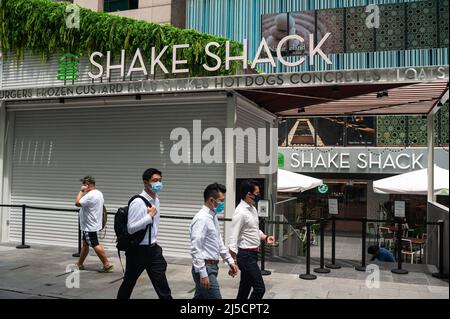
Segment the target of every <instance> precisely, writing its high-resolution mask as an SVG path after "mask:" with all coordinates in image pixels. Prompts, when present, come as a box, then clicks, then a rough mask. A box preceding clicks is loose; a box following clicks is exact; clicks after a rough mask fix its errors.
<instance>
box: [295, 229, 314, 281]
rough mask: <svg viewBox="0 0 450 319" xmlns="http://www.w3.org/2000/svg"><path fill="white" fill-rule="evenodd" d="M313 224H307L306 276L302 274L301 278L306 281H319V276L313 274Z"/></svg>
mask: <svg viewBox="0 0 450 319" xmlns="http://www.w3.org/2000/svg"><path fill="white" fill-rule="evenodd" d="M310 246H311V224H310V223H309V222H307V223H306V274H301V275H300V276H299V277H300V278H301V279H304V280H314V279H317V276H316V275H314V274H311V269H310V267H311V251H310Z"/></svg>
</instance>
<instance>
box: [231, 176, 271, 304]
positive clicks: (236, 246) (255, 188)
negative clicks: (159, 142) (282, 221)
mask: <svg viewBox="0 0 450 319" xmlns="http://www.w3.org/2000/svg"><path fill="white" fill-rule="evenodd" d="M239 194H240V197H241V202H240V203H239V205H238V206H237V207H236V210H235V213H234V216H233V220H232V222H231V236H230V242H229V248H230V253H231V255H232V256H233V258H234V259H235V260H236V261H237V265H238V267H239V270H240V271H241V281H240V283H239V292H238V295H237V299H248V298H249V294H250V291H251V290H252V288H253V291H252V293H251V295H250V299H262V298H263V296H264V293H265V291H266V288H265V285H264V280H263V278H262V275H261V270H260V269H259V266H258V252H259V251H260V248H259V246H260V243H261V241H266V242H267V243H268V244H269V245H271V244H273V243H274V238H273V236H267V235H266V234H264V233H263V232H262V231H261V230H259V219H258V211H257V210H256V206H257V204H258V201H259V200H260V199H261V195H260V186H259V184H258V182H256V181H254V180H248V181H244V182H242V184H241V188H240V192H239Z"/></svg>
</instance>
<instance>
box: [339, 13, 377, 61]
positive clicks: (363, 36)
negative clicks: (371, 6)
mask: <svg viewBox="0 0 450 319" xmlns="http://www.w3.org/2000/svg"><path fill="white" fill-rule="evenodd" d="M346 16H347V38H346V41H347V52H371V51H374V50H375V36H374V35H375V33H374V29H369V28H368V27H367V26H366V19H367V13H366V11H365V7H353V8H348V9H347V10H346Z"/></svg>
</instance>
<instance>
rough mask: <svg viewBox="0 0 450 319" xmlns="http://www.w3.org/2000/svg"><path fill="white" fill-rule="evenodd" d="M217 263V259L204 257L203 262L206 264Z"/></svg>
mask: <svg viewBox="0 0 450 319" xmlns="http://www.w3.org/2000/svg"><path fill="white" fill-rule="evenodd" d="M218 263H219V261H218V260H213V259H205V264H207V265H217V264H218Z"/></svg>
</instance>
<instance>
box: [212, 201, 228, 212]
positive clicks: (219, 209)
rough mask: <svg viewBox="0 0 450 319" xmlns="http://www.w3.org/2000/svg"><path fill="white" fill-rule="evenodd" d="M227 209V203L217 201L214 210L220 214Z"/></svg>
mask: <svg viewBox="0 0 450 319" xmlns="http://www.w3.org/2000/svg"><path fill="white" fill-rule="evenodd" d="M224 210H225V203H224V202H217V207H216V208H214V211H215V212H216V214H220V213H222V212H223V211H224Z"/></svg>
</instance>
